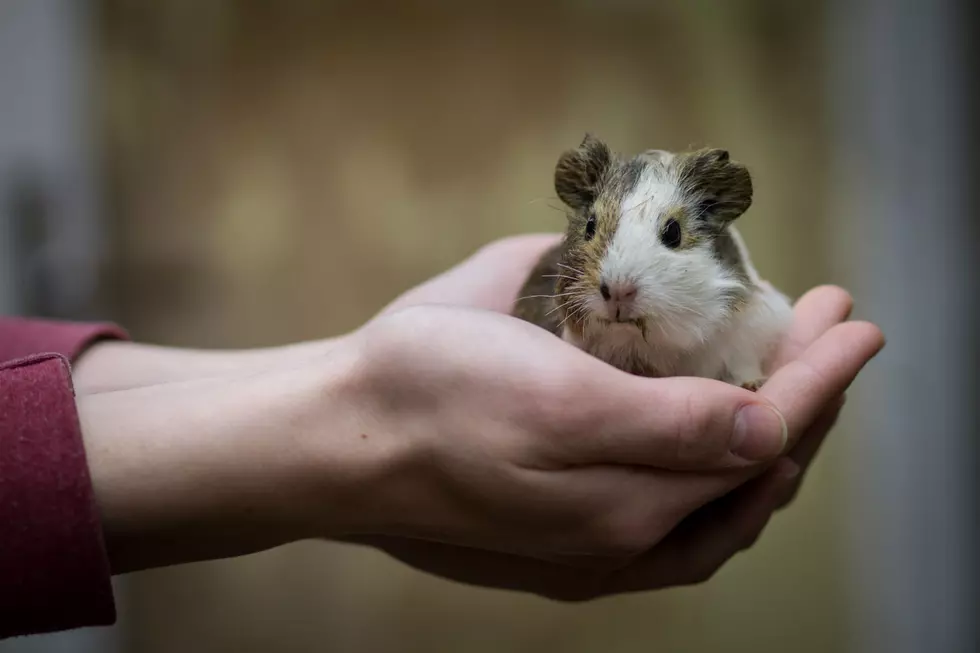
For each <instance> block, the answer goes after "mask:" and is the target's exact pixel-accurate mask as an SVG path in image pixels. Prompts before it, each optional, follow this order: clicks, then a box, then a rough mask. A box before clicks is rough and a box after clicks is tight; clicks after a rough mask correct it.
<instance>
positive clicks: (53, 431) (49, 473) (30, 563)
mask: <svg viewBox="0 0 980 653" xmlns="http://www.w3.org/2000/svg"><path fill="white" fill-rule="evenodd" d="M122 337H125V333H124V332H122V331H121V330H119V329H118V328H116V327H114V326H111V325H82V324H66V323H53V322H36V321H27V320H14V319H8V318H0V638H2V637H10V636H13V635H28V634H35V633H43V632H52V631H56V630H66V629H70V628H76V627H82V626H97V625H108V624H111V623H113V622H114V621H115V618H116V615H115V605H114V602H113V595H112V585H111V574H110V569H109V562H108V558H107V556H106V550H105V545H104V542H103V539H102V527H101V522H100V519H99V515H98V512H97V509H96V506H95V501H94V496H93V492H92V485H91V480H90V478H89V472H88V466H87V463H86V460H85V449H84V446H83V443H82V437H81V429H80V427H79V423H78V413H77V410H76V407H75V396H74V391H73V388H72V382H71V372H70V368H69V358H71V357H74V356H77V355H78V354H79V353H80V352H81V351H83V350H84V348H85V347H87V346H88V345H90V344H91V343H93V342H95V341H96V340H99V339H101V338H122ZM15 356H20V357H21V358H17V359H14V360H7V362H3V361H4V360H5V359H10V358H12V357H15Z"/></svg>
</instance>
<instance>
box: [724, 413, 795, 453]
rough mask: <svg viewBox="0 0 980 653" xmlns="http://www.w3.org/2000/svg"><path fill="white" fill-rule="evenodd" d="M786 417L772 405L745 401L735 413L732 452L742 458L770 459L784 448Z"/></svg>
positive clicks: (786, 437)
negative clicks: (746, 402)
mask: <svg viewBox="0 0 980 653" xmlns="http://www.w3.org/2000/svg"><path fill="white" fill-rule="evenodd" d="M788 437H789V434H788V432H787V429H786V420H784V419H783V416H782V415H780V414H779V411H777V410H776V409H775V408H771V407H770V406H766V405H764V404H749V405H748V406H744V407H743V408H742V409H741V410H739V411H738V414H737V415H736V416H735V432H734V433H733V434H732V447H731V449H732V453H733V454H735V455H736V456H738V457H739V458H744V459H745V460H754V461H761V460H771V459H773V458H775V457H776V456H778V455H779V454H781V453H782V452H783V449H785V448H786V440H787V439H788Z"/></svg>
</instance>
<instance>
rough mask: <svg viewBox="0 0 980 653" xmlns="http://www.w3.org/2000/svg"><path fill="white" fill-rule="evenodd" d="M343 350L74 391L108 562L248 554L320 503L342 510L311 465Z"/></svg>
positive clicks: (270, 543) (301, 522)
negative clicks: (199, 375)
mask: <svg viewBox="0 0 980 653" xmlns="http://www.w3.org/2000/svg"><path fill="white" fill-rule="evenodd" d="M339 343H340V341H338V345H339ZM343 349H344V348H343V347H341V346H338V347H336V348H331V349H330V350H326V351H325V352H324V353H323V355H322V356H320V357H318V358H314V359H312V360H310V361H309V362H307V363H302V364H300V363H294V362H291V361H290V362H287V363H286V364H284V365H282V366H280V367H278V368H274V369H270V368H268V367H266V368H264V369H256V370H254V371H248V372H246V371H240V372H238V373H234V374H228V375H225V376H222V377H220V378H209V379H197V380H192V381H181V382H176V383H163V384H159V385H154V386H149V387H143V388H136V389H132V390H122V391H116V392H106V393H102V394H95V395H90V396H79V399H78V409H79V416H80V419H81V424H82V433H83V439H84V442H85V447H86V453H87V458H88V462H89V467H90V472H91V477H92V483H93V487H94V490H95V496H96V501H97V504H98V507H99V509H100V512H101V515H102V519H103V527H104V532H105V539H106V545H107V548H108V550H109V556H110V561H111V564H112V567H113V571H114V572H116V573H119V572H126V571H134V570H138V569H143V568H148V567H156V566H164V565H169V564H177V563H182V562H191V561H195V560H203V559H211V558H221V557H229V556H235V555H242V554H246V553H251V552H254V551H258V550H262V549H267V548H271V547H274V546H278V545H281V544H285V543H288V542H291V541H295V540H298V539H303V538H306V537H311V536H314V535H316V534H317V533H316V532H315V529H316V528H319V527H321V526H322V519H321V520H318V521H317V522H316V523H314V522H313V519H312V509H313V508H316V509H318V511H319V512H321V513H322V515H323V516H325V517H326V518H327V520H328V521H329V520H330V519H331V516H332V515H334V514H337V515H339V514H340V513H341V512H342V510H340V508H339V507H338V506H335V505H331V504H330V500H331V497H330V496H315V495H314V494H313V493H312V492H311V489H312V488H316V487H321V486H322V485H323V482H322V480H320V479H318V478H316V474H317V473H324V471H325V470H322V469H320V470H317V469H315V468H314V466H312V465H311V464H310V457H309V453H310V452H309V446H310V444H309V443H311V442H312V441H313V440H314V436H315V435H316V434H317V433H318V432H325V433H323V435H324V437H327V436H329V431H330V430H331V427H330V425H331V415H330V411H331V410H332V406H331V405H329V404H331V400H330V397H331V396H332V393H333V389H334V388H340V387H342V386H343V383H342V380H343V379H344V378H345V377H346V376H347V375H346V372H345V371H344V370H343V365H344V364H343V362H342V361H343V359H344V356H343ZM333 464H334V466H335V467H337V468H341V467H342V465H341V463H339V462H335V463H333ZM326 471H329V470H326ZM332 518H333V519H334V520H335V521H338V522H341V521H343V520H342V519H340V518H339V517H332Z"/></svg>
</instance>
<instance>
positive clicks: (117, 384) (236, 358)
mask: <svg viewBox="0 0 980 653" xmlns="http://www.w3.org/2000/svg"><path fill="white" fill-rule="evenodd" d="M336 343H337V338H327V339H323V340H313V341H308V342H301V343H296V344H290V345H284V346H279V347H264V348H257V349H243V350H233V349H228V350H206V349H183V348H178V347H163V346H158V345H146V344H140V343H133V342H124V341H116V340H107V341H103V342H100V343H97V344H95V345H94V346H92V347H91V348H89V349H88V350H87V351H86V352H85V353H84V354H83V355H82V356H81V357H80V358H79V359H78V361H76V363H75V364H74V366H73V370H72V380H73V382H74V384H75V390H76V392H77V393H78V394H79V395H80V396H82V395H87V394H93V393H97V392H108V391H112V390H125V389H129V388H142V387H146V386H153V385H158V384H162V383H175V382H182V381H191V380H199V379H207V378H215V377H223V376H232V375H235V374H240V373H244V372H248V371H254V370H260V369H269V368H273V367H277V366H280V365H289V364H292V363H299V362H302V361H308V360H312V359H314V358H316V357H318V356H323V355H326V354H327V353H329V351H330V350H331V348H333V347H334V346H335V345H336Z"/></svg>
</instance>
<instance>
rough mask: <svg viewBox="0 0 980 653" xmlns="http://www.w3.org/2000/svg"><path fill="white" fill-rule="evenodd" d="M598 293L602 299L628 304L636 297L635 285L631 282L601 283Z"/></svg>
mask: <svg viewBox="0 0 980 653" xmlns="http://www.w3.org/2000/svg"><path fill="white" fill-rule="evenodd" d="M599 292H600V293H602V298H603V299H605V300H606V301H607V302H608V301H614V302H629V301H632V300H633V299H634V298H635V297H636V284H635V283H633V282H632V281H613V282H612V283H609V282H606V281H603V282H602V283H601V284H599Z"/></svg>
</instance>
